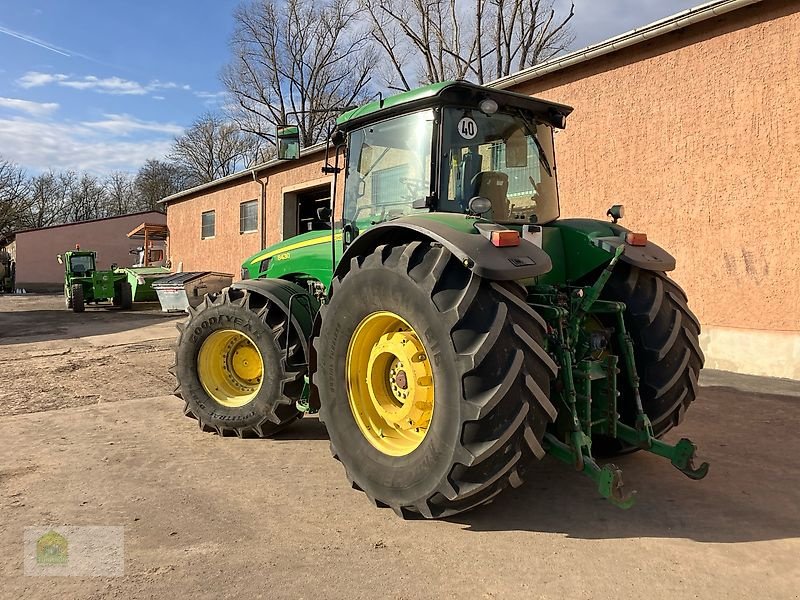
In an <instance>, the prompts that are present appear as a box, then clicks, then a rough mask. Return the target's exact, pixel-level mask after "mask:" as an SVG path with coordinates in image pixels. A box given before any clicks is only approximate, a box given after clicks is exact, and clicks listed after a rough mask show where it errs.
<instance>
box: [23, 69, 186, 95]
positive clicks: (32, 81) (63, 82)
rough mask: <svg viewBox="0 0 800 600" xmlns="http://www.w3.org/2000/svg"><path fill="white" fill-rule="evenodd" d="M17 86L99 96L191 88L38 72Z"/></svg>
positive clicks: (180, 85)
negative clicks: (48, 87)
mask: <svg viewBox="0 0 800 600" xmlns="http://www.w3.org/2000/svg"><path fill="white" fill-rule="evenodd" d="M17 84H18V85H20V86H21V87H23V88H26V89H27V88H32V87H40V86H44V85H51V84H56V85H60V86H62V87H68V88H72V89H76V90H93V91H95V92H99V93H101V94H114V95H132V96H143V95H145V94H149V93H150V92H154V91H156V90H173V89H179V90H186V91H188V90H191V89H192V88H191V86H189V85H186V84H180V83H175V82H174V81H159V80H158V79H154V80H153V81H150V82H149V83H140V82H138V81H134V80H132V79H123V78H122V77H116V76H114V77H97V76H96V75H85V76H83V77H74V76H72V75H65V74H64V73H41V72H39V71H28V72H27V73H25V75H23V76H22V77H20V78H19V79H17Z"/></svg>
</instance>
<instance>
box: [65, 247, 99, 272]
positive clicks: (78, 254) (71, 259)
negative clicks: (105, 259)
mask: <svg viewBox="0 0 800 600" xmlns="http://www.w3.org/2000/svg"><path fill="white" fill-rule="evenodd" d="M96 258H97V255H96V254H95V253H94V252H82V251H79V250H76V251H73V252H65V253H64V259H63V261H62V262H63V263H64V268H65V269H66V272H67V274H68V275H70V276H71V277H73V278H74V277H91V274H92V273H93V272H94V271H96V270H97V266H96Z"/></svg>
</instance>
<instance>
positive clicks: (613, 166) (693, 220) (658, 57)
mask: <svg viewBox="0 0 800 600" xmlns="http://www.w3.org/2000/svg"><path fill="white" fill-rule="evenodd" d="M799 11H800V5H799V4H798V3H797V2H788V1H773V2H763V3H760V4H756V5H754V6H751V7H749V8H745V9H742V10H738V11H735V12H732V13H728V14H727V15H725V16H723V17H722V18H719V19H716V20H709V21H705V22H703V23H700V24H698V25H695V26H692V27H690V28H687V29H685V30H681V31H678V32H676V33H672V34H668V35H666V36H663V37H661V38H657V39H655V40H653V41H651V42H647V43H643V44H639V45H637V46H634V47H631V48H628V49H626V50H622V51H619V52H617V53H614V54H612V55H607V56H605V57H602V58H599V59H597V60H595V61H591V62H587V63H583V64H582V65H576V66H575V67H572V68H568V69H565V70H563V71H559V72H555V73H553V74H551V75H547V76H544V77H541V78H538V79H535V80H532V81H530V82H528V83H526V84H523V85H519V86H517V87H516V88H514V91H518V92H522V93H526V94H532V95H537V96H541V97H544V98H547V99H549V100H555V101H558V102H563V103H565V104H569V105H572V106H574V107H575V112H574V113H573V114H572V115H571V116H570V117H569V118H568V119H567V122H568V125H567V129H566V130H564V131H561V132H559V133H558V134H557V135H556V147H557V157H558V178H559V187H560V195H561V205H562V216H577V215H583V216H594V217H597V218H603V216H604V215H605V212H606V209H607V208H608V207H609V206H611V205H612V204H624V205H625V210H626V214H625V218H624V219H623V221H622V223H623V224H624V225H625V226H627V227H629V228H631V229H633V230H634V231H644V232H646V233H647V234H648V237H649V238H650V239H651V240H653V241H655V242H656V243H658V244H660V245H662V246H663V247H664V248H666V249H668V250H669V251H670V252H672V253H673V254H674V255H675V256H676V258H677V264H678V266H677V269H676V270H675V271H674V277H675V279H676V280H677V281H678V282H679V283H680V284H681V286H683V288H684V289H685V290H686V292H687V294H688V295H689V299H690V304H691V306H692V308H693V309H694V311H695V312H696V313H697V315H698V317H699V318H700V321H701V322H702V324H703V327H704V335H703V339H702V343H703V347H704V349H705V351H706V355H707V363H706V365H707V366H709V367H716V368H723V369H729V370H737V371H741V372H746V373H753V374H767V375H778V376H783V377H791V378H796V379H800V296H798V294H797V286H798V283H799V282H800V277H798V267H797V265H798V263H799V262H800V202H798V198H800V12H799Z"/></svg>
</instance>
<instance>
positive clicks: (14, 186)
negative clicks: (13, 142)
mask: <svg viewBox="0 0 800 600" xmlns="http://www.w3.org/2000/svg"><path fill="white" fill-rule="evenodd" d="M29 210H30V199H29V194H28V181H27V178H26V176H25V170H24V169H22V167H20V166H18V165H16V164H14V163H12V162H10V161H7V160H3V159H2V158H0V235H2V234H4V233H8V232H9V231H13V230H14V229H17V228H18V227H21V226H23V225H24V222H25V216H26V215H27V213H28V211H29Z"/></svg>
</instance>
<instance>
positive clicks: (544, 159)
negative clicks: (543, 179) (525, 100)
mask: <svg viewBox="0 0 800 600" xmlns="http://www.w3.org/2000/svg"><path fill="white" fill-rule="evenodd" d="M519 116H520V117H521V118H522V124H523V125H525V129H526V130H527V132H528V135H529V136H531V137H532V138H533V143H534V144H536V149H537V150H538V151H539V162H540V163H542V166H543V167H544V170H545V171H547V174H548V175H549V176H550V177H552V176H553V170H552V169H551V168H550V162H549V161H548V160H547V154H545V151H544V148H543V147H542V144H541V143H540V142H539V138H538V137H536V132H535V131H534V130H533V129H531V125H530V122H529V121H528V119H527V118H526V117H525V114H524V113H523V112H522V111H520V113H519Z"/></svg>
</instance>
